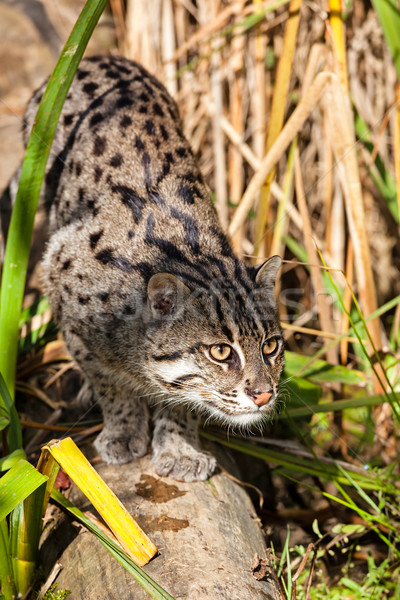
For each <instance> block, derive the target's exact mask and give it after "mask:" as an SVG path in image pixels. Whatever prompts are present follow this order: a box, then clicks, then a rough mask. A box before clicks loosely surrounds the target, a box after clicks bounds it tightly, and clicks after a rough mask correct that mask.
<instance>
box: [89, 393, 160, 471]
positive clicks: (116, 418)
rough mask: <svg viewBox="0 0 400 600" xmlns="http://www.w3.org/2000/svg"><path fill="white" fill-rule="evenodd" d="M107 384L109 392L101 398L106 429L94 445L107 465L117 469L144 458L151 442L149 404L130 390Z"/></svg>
mask: <svg viewBox="0 0 400 600" xmlns="http://www.w3.org/2000/svg"><path fill="white" fill-rule="evenodd" d="M104 383H105V386H106V387H107V391H106V392H105V391H103V392H102V395H101V397H100V398H99V402H100V404H101V407H102V410H103V417H104V428H103V430H102V432H101V433H100V435H99V436H98V437H97V439H96V441H95V442H94V446H95V448H96V450H97V452H98V453H99V454H100V456H101V458H102V459H103V460H104V461H105V462H107V463H111V464H117V465H118V464H122V463H126V462H130V461H131V460H134V459H136V458H140V457H141V456H144V455H145V454H146V453H147V449H148V445H149V442H150V434H149V412H148V408H147V405H146V402H145V401H144V400H143V399H142V398H138V397H135V396H134V393H133V392H132V391H131V390H129V389H126V388H123V387H121V386H118V388H114V386H113V385H109V383H108V382H104Z"/></svg>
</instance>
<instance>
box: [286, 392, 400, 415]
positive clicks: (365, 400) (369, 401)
mask: <svg viewBox="0 0 400 600" xmlns="http://www.w3.org/2000/svg"><path fill="white" fill-rule="evenodd" d="M389 395H390V398H391V400H392V402H400V394H389ZM385 402H387V396H384V395H383V394H381V395H375V396H362V397H361V398H343V400H335V402H323V403H321V404H309V405H307V404H306V402H304V404H305V406H303V407H296V408H287V409H286V410H285V412H284V413H282V414H280V415H279V418H280V419H287V418H289V417H290V418H293V419H294V418H298V417H305V416H309V415H310V414H314V413H316V414H317V413H327V412H335V411H338V410H346V409H354V408H366V407H372V406H379V405H380V404H384V403H385Z"/></svg>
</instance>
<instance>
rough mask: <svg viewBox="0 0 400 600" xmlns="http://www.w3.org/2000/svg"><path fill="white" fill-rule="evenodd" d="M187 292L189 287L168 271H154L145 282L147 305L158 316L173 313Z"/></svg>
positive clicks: (180, 304)
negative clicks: (146, 282) (147, 281)
mask: <svg viewBox="0 0 400 600" xmlns="http://www.w3.org/2000/svg"><path fill="white" fill-rule="evenodd" d="M189 294H190V290H189V288H187V287H186V285H185V284H184V283H182V281H181V280H180V279H178V278H177V277H175V275H171V274H170V273H156V274H155V275H153V276H152V277H151V278H150V281H149V283H148V284H147V298H148V302H149V306H150V309H151V312H152V313H153V316H155V317H158V318H162V317H168V316H172V315H174V314H175V313H176V312H177V311H178V310H179V308H180V307H181V306H182V304H183V302H184V300H185V298H186V297H187V296H188V295H189Z"/></svg>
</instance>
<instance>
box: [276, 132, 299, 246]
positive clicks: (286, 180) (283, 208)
mask: <svg viewBox="0 0 400 600" xmlns="http://www.w3.org/2000/svg"><path fill="white" fill-rule="evenodd" d="M296 148H297V140H296V139H294V140H293V142H292V145H291V147H290V150H289V155H288V161H287V165H286V171H285V175H284V177H283V184H282V192H283V194H282V197H281V198H280V199H279V201H278V209H277V211H276V220H275V226H274V233H273V237H272V243H271V250H270V252H271V256H274V254H279V255H281V256H282V255H283V254H284V248H283V247H282V236H283V235H284V232H285V230H286V229H287V227H288V219H287V216H288V215H287V206H288V202H289V200H290V199H291V196H292V195H293V173H294V156H295V151H296ZM271 191H272V190H271Z"/></svg>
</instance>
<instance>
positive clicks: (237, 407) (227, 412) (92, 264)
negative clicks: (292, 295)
mask: <svg viewBox="0 0 400 600" xmlns="http://www.w3.org/2000/svg"><path fill="white" fill-rule="evenodd" d="M42 93H43V88H42V89H41V90H39V91H38V92H37V93H36V95H35V96H34V97H33V99H32V101H31V103H30V106H29V107H28V110H27V114H26V117H25V134H26V136H27V133H28V132H29V130H30V128H31V125H32V121H33V118H34V114H35V111H36V107H37V104H38V102H39V101H40V98H41V95H42ZM44 200H45V203H46V206H47V208H48V211H49V224H50V234H51V235H50V241H49V244H48V247H47V250H46V253H45V256H44V260H43V270H44V277H43V280H44V286H45V289H46V292H47V294H48V296H49V299H50V302H51V305H52V308H53V311H54V315H55V317H56V319H57V321H58V322H59V324H60V326H61V329H62V332H63V334H64V337H65V340H66V342H67V344H68V347H69V349H70V351H71V353H72V355H73V356H74V358H75V359H76V361H77V363H78V364H79V365H80V367H81V369H82V371H83V373H84V374H85V376H86V378H87V384H86V385H85V387H84V390H86V392H87V391H88V390H90V394H93V395H94V396H95V398H96V400H97V401H99V402H100V404H101V406H102V409H103V414H104V429H103V431H102V433H101V434H100V435H99V437H98V439H97V441H96V447H97V450H98V451H99V453H100V455H101V456H102V457H103V459H104V460H106V461H107V462H111V463H123V462H126V461H129V460H132V459H133V458H135V457H139V456H142V455H143V454H145V453H146V452H147V451H148V447H149V444H150V438H151V436H150V426H149V418H150V411H149V407H150V408H151V413H152V418H153V427H152V429H153V430H152V453H153V460H154V462H155V465H156V468H157V470H158V472H159V473H160V474H161V475H171V476H173V477H175V478H177V479H183V480H186V481H192V480H196V479H205V478H207V477H208V476H209V475H210V474H211V473H212V472H213V470H214V469H215V466H216V464H215V459H214V458H213V457H212V456H210V455H209V454H207V453H206V452H203V451H202V450H201V449H200V447H199V441H198V433H197V417H196V416H195V413H196V414H200V415H201V416H202V417H203V418H204V419H209V418H210V419H212V420H215V421H218V422H220V423H223V424H225V425H227V426H229V427H248V426H250V425H251V424H253V423H257V422H259V421H260V420H262V419H263V418H266V417H268V416H269V415H271V414H272V412H273V410H274V407H275V405H276V403H277V397H278V382H279V378H280V375H281V372H282V368H283V364H284V357H283V342H282V336H281V330H280V326H279V321H278V316H277V310H276V305H275V302H274V299H273V289H274V284H275V278H276V275H277V270H278V268H279V265H280V259H279V258H278V257H273V258H272V259H270V260H269V261H267V263H265V264H264V265H263V266H262V267H261V268H259V269H254V268H250V267H247V266H246V265H245V264H244V263H242V262H241V261H240V260H238V258H237V257H236V256H235V255H234V254H233V252H232V250H231V247H230V245H229V243H228V241H227V239H226V237H225V235H224V233H223V232H222V230H221V227H220V225H219V222H218V218H217V215H216V212H215V210H214V207H213V205H212V202H211V200H210V195H209V192H208V190H207V189H206V186H205V184H204V182H203V179H202V176H201V174H200V172H199V170H198V167H197V165H196V162H195V160H194V157H193V154H192V151H191V148H190V146H189V144H188V142H187V141H186V139H185V138H184V136H183V133H182V125H181V122H180V119H179V115H178V110H177V107H176V104H175V103H174V101H173V100H172V99H171V98H170V96H169V95H168V93H167V92H166V90H165V88H164V87H163V86H162V85H161V84H160V83H159V82H158V81H157V80H156V79H155V78H154V77H153V76H152V75H150V74H149V73H148V72H147V71H146V70H145V69H143V68H142V67H141V66H140V65H138V64H136V63H133V62H130V61H128V60H125V59H122V58H115V57H108V58H102V57H93V58H90V59H87V60H84V61H82V63H81V66H80V68H79V70H78V72H77V74H76V77H75V80H74V82H73V84H72V87H71V90H70V93H69V95H68V98H67V101H66V103H65V106H64V108H63V112H62V116H61V119H60V123H59V126H58V129H57V133H56V137H55V141H54V144H53V148H52V151H51V156H50V161H49V166H48V171H47V176H46V185H45V189H44ZM271 348H272V349H273V351H272V352H270V349H271ZM265 350H266V351H265ZM227 353H229V356H227V357H226V358H224V359H223V360H222V359H221V357H223V356H225V355H226V354H227ZM266 398H268V402H267V401H266V400H265V399H266Z"/></svg>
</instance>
